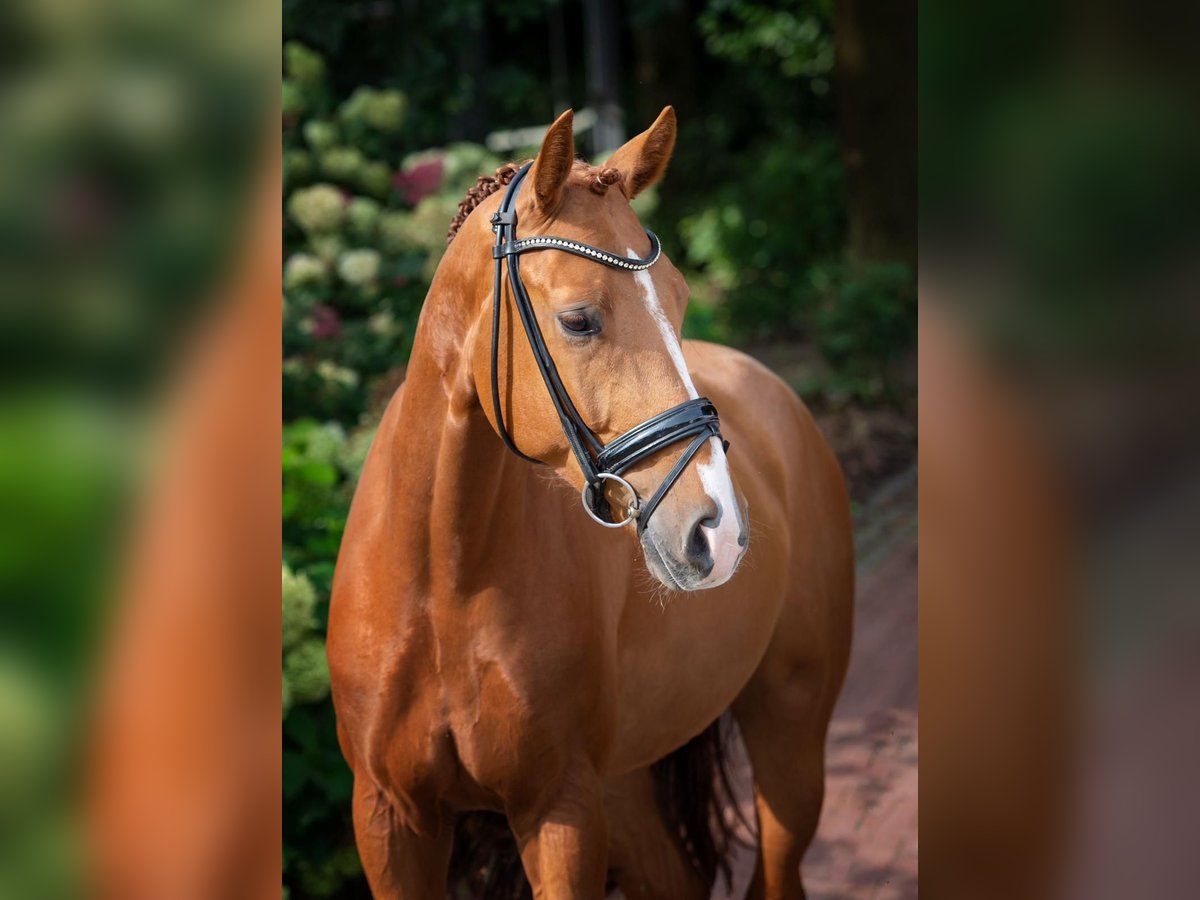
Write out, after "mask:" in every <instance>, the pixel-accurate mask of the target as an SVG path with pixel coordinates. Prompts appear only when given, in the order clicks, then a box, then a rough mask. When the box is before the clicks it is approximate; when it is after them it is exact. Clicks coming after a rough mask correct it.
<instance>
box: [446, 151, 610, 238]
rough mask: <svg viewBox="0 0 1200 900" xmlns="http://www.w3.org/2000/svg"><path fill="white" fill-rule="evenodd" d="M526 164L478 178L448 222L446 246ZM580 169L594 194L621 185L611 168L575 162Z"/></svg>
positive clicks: (507, 164) (503, 168) (508, 167)
mask: <svg viewBox="0 0 1200 900" xmlns="http://www.w3.org/2000/svg"><path fill="white" fill-rule="evenodd" d="M527 162H531V160H526V161H525V162H519V163H517V162H510V163H505V164H504V165H502V166H501V167H500V168H498V169H497V170H496V174H495V175H480V176H479V179H478V180H477V181H476V182H475V185H474V186H473V187H472V188H471V189H470V190H469V191H467V196H466V197H465V198H463V200H462V202H460V203H459V204H458V213H457V214H456V215H455V216H454V219H453V221H451V222H450V230H449V231H448V232H447V233H446V243H447V244H450V243H451V242H452V241H453V240H454V237H455V235H457V234H458V229H459V228H461V227H462V223H463V222H465V221H467V216H469V215H470V214H471V213H472V212H473V211H474V209H475V207H477V206H478V205H479V204H480V203H482V202H483V201H484V200H486V199H487V198H488V197H490V196H492V194H494V193H496V191H498V190H500V189H501V188H503V187H507V186H508V184H509V182H511V181H512V180H513V176H515V175H516V174H517V173H518V172H519V171H521V168H522V166H524V165H525V163H527ZM581 167H582V168H584V169H587V170H588V175H589V176H590V178H589V185H588V186H589V187H590V188H591V189H592V191H593V192H594V193H597V194H603V193H604V192H605V191H606V190H608V188H609V186H610V185H614V184H620V183H621V180H622V176H621V172H620V170H618V169H614V168H612V167H611V166H606V167H604V168H601V169H593V168H592V167H591V166H589V165H588V164H587V163H585V162H582V161H580V160H576V161H575V168H576V169H579V168H581Z"/></svg>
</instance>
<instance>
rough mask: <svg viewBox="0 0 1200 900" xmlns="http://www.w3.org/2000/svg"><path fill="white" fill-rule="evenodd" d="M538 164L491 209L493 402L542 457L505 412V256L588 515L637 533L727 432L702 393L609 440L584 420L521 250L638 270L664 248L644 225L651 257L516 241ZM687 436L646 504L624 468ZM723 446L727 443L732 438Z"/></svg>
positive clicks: (575, 244) (544, 240)
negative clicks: (622, 497) (526, 278)
mask: <svg viewBox="0 0 1200 900" xmlns="http://www.w3.org/2000/svg"><path fill="white" fill-rule="evenodd" d="M532 165H533V163H527V164H526V165H525V166H524V167H523V168H521V169H520V170H519V171H518V172H517V173H516V175H515V176H513V179H512V181H511V182H509V185H508V190H507V191H505V193H504V198H503V199H502V200H501V202H500V209H499V211H498V212H496V214H495V215H493V216H492V230H493V231H494V232H495V233H496V245H495V247H493V248H492V256H493V258H494V259H495V260H496V280H495V290H494V293H493V297H492V408H493V410H494V412H495V416H496V426H497V428H498V429H499V431H500V437H501V438H502V439H503V440H504V443H505V446H507V447H508V449H509V450H511V451H512V452H513V453H515V454H516V455H517V456H519V457H521V458H522V459H527V460H529V461H530V462H533V463H539V464H540V460H536V459H534V458H533V457H531V456H527V455H526V454H524V453H522V452H521V451H520V450H519V449H517V445H516V444H515V443H514V442H513V439H512V435H511V434H509V431H508V427H507V426H506V425H505V424H504V414H503V412H502V411H501V407H500V380H499V374H498V370H499V348H500V305H501V303H502V302H503V291H502V287H503V273H502V271H501V270H502V268H503V265H504V262H505V261H506V260H507V262H508V282H509V284H510V285H511V287H512V295H513V302H514V303H515V305H516V307H517V314H518V315H519V316H520V318H521V324H522V325H523V326H524V327H525V336H526V337H527V338H529V346H530V348H531V349H532V350H533V358H534V360H535V361H536V362H537V367H538V371H540V372H541V373H542V380H543V381H544V382H545V383H546V390H547V391H548V392H549V393H550V399H551V401H553V403H554V409H555V410H556V411H557V412H558V418H559V421H560V422H561V423H562V429H563V434H565V435H566V437H567V443H568V444H570V445H571V451H572V452H573V453H574V454H575V459H576V461H577V462H578V463H579V468H580V470H581V471H582V472H583V478H584V482H585V483H584V487H583V507H584V509H585V510H586V511H587V513H588V515H590V516H591V517H592V518H593V519H595V520H596V521H597V522H599V523H600V524H601V525H604V526H605V527H607V528H621V527H623V526H625V525H628V524H629V523H630V522H635V521H636V523H637V532H638V534H639V535H640V534H641V533H642V532H643V531H644V530H645V529H646V525H647V523H648V522H649V521H650V516H652V515H653V514H654V510H655V509H657V508H658V505H659V503H661V502H662V499H663V497H665V496H666V495H667V492H668V491H669V490H671V488H672V486H674V484H675V482H676V481H678V480H679V476H680V475H682V474H683V470H684V469H685V468H687V465H688V463H689V462H691V461H692V458H693V457H695V455H696V454H697V453H698V452H700V448H701V447H703V446H704V442H705V441H706V440H708V439H709V438H710V437H715V438H718V439H720V438H721V424H720V420H719V419H718V418H717V410H716V407H714V406H713V405H712V403H711V402H709V400H708V399H707V398H705V397H698V398H696V399H694V400H688V401H687V402H685V403H680V404H679V405H678V406H675V407H672V408H671V409H668V410H667V411H666V412H661V413H659V414H658V415H656V416H652V417H651V418H649V419H647V420H646V421H645V422H642V423H641V424H640V425H636V426H634V427H633V428H631V429H630V430H629V431H627V432H625V433H624V434H623V435H621V436H620V437H618V438H616V439H615V440H613V441H612V442H611V443H609V444H607V445H605V444H602V443H601V442H600V439H599V438H598V437H596V435H595V434H594V433H593V432H592V430H591V429H590V428H588V426H587V423H585V422H584V421H583V418H582V417H581V416H580V415H579V411H578V410H577V409H576V408H575V404H574V403H572V402H571V397H570V395H569V394H568V393H567V389H566V387H565V386H564V385H563V383H562V379H561V378H560V377H559V375H558V369H557V368H555V365H554V359H553V358H552V357H551V356H550V350H549V348H547V346H546V341H545V338H544V337H543V336H542V331H541V328H539V327H538V322H537V317H536V316H535V315H534V312H533V304H532V303H531V302H530V300H529V294H527V293H526V291H525V285H524V284H523V283H522V281H521V259H520V257H521V254H522V253H529V252H531V251H534V250H561V251H563V252H564V253H573V254H574V255H575V256H581V257H583V258H584V259H590V260H594V261H595V262H599V263H603V264H604V265H606V266H611V267H612V268H614V269H627V270H629V271H631V272H640V271H643V270H645V269H649V268H650V267H651V266H652V265H654V264H655V263H656V262H658V259H659V257H660V256H661V255H662V248H661V246H660V245H659V243H658V238H657V237H656V236H655V235H654V232H652V231H650V230H649V229H647V231H646V237H648V238H649V239H650V255H649V256H647V257H646V258H645V259H638V258H636V257H626V256H617V255H615V254H613V253H609V252H608V251H607V250H601V249H600V248H599V247H592V246H590V245H589V244H582V243H580V242H579V241H572V240H568V239H567V238H559V237H530V238H523V239H521V240H517V212H516V201H517V193H518V192H519V191H520V189H521V182H522V181H524V180H525V176H526V174H528V172H529V169H530V167H531V166H532ZM682 441H690V443H689V444H688V445H687V448H686V449H685V450H684V451H683V455H682V456H680V457H679V459H678V460H677V461H676V462H675V465H674V466H673V467H672V468H671V471H670V472H668V473H667V475H666V477H665V478H664V479H663V480H662V483H661V484H659V486H658V489H657V490H656V491H655V492H654V494H653V495H652V496H651V497H650V499H649V500H647V501H646V502H645V503H643V502H642V499H641V497H639V496H638V493H637V491H636V490H635V489H634V487H633V485H631V484H630V483H629V482H628V481H626V480H625V479H624V478H622V477H621V473H623V472H625V471H627V470H628V469H630V468H631V467H633V466H635V465H637V464H638V463H639V462H641V461H642V460H644V459H646V458H647V457H649V456H652V455H653V454H655V453H658V452H659V451H661V450H664V449H666V448H667V447H670V446H672V445H674V444H677V443H680V442H682ZM725 446H726V448H728V446H729V445H728V443H726V444H725ZM605 481H614V482H616V483H617V484H619V485H621V487H622V488H624V490H625V491H626V492H627V493H628V496H629V503H628V504H627V505H626V508H625V517H624V518H623V519H621V520H620V521H614V520H613V518H612V517H611V512H612V511H611V509H610V508H609V505H608V503H607V502H606V500H605V498H604V482H605Z"/></svg>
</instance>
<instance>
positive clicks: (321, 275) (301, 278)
mask: <svg viewBox="0 0 1200 900" xmlns="http://www.w3.org/2000/svg"><path fill="white" fill-rule="evenodd" d="M324 280H325V264H324V263H323V262H321V260H319V259H317V258H316V257H315V256H313V255H312V254H310V253H294V254H292V256H290V257H288V261H287V263H286V264H285V265H284V267H283V286H284V287H285V288H286V289H287V290H289V291H294V290H296V289H297V288H300V287H303V286H304V285H308V284H320V283H321V282H323V281H324Z"/></svg>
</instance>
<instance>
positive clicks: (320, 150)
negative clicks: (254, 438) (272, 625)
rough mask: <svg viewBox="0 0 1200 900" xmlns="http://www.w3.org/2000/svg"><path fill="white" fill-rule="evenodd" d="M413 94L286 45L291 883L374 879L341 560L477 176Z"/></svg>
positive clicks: (313, 887)
mask: <svg viewBox="0 0 1200 900" xmlns="http://www.w3.org/2000/svg"><path fill="white" fill-rule="evenodd" d="M407 112H408V100H407V98H406V97H405V95H404V93H402V92H401V91H398V90H393V89H385V88H376V87H370V86H363V87H359V88H357V89H355V90H354V91H352V92H351V93H350V94H349V95H348V96H345V97H338V96H335V95H334V92H333V90H332V88H331V87H330V86H329V82H328V79H327V67H326V64H325V61H324V60H323V59H322V58H321V56H320V55H318V54H317V53H315V52H313V51H312V50H310V49H309V48H307V47H305V46H303V45H301V44H298V43H290V44H288V45H286V47H285V48H284V81H283V146H284V149H283V173H284V233H283V247H284V269H283V289H284V296H283V355H284V363H283V408H284V445H283V510H282V512H283V537H284V563H283V660H282V666H283V697H282V712H283V716H284V779H283V781H284V785H283V786H284V799H285V802H286V804H287V807H288V810H289V814H288V817H287V821H286V822H285V826H284V827H285V832H284V885H285V888H286V890H287V892H288V895H289V896H291V897H328V896H334V895H337V894H340V893H342V892H344V891H345V890H347V889H348V885H347V882H348V881H350V880H352V879H356V878H358V877H360V875H359V869H358V864H357V854H356V853H355V851H354V844H353V834H352V830H351V826H350V820H349V811H350V790H351V778H350V773H349V770H348V769H347V767H346V765H345V763H344V762H343V761H342V759H341V754H340V751H339V749H338V746H337V741H336V731H335V727H334V720H333V710H332V706H331V704H330V702H329V666H328V662H327V661H326V657H325V622H326V619H327V616H328V608H329V606H328V598H329V588H330V582H331V580H332V577H333V567H334V562H335V560H336V556H337V550H338V545H339V543H340V541H341V534H342V529H343V527H344V525H345V520H346V514H347V511H348V509H349V504H350V498H351V496H352V495H353V486H354V483H355V480H356V479H357V477H358V473H359V471H360V470H361V468H362V464H363V460H364V459H365V457H366V453H367V449H368V447H369V446H370V442H371V439H372V437H373V435H374V425H373V423H374V421H375V419H377V417H378V413H379V408H380V406H381V405H382V403H383V402H385V401H386V399H387V397H388V395H389V394H390V392H391V389H392V387H393V386H394V385H395V384H396V383H398V382H399V381H400V380H401V378H402V377H403V366H404V364H405V361H406V360H407V358H408V353H409V350H410V349H411V345H412V337H413V331H414V329H415V327H416V321H417V316H418V313H419V311H420V308H421V303H422V301H423V300H424V297H425V293H426V291H427V290H428V287H429V281H430V279H431V278H432V277H433V272H434V270H435V269H436V268H437V264H438V262H439V260H440V259H441V254H442V252H443V250H444V249H445V244H446V229H447V228H448V226H449V224H450V220H451V219H452V218H453V216H454V214H455V212H456V211H457V208H458V202H459V201H460V200H461V199H462V198H463V196H465V194H466V191H467V188H468V187H470V186H471V185H472V184H473V183H474V182H475V179H476V177H477V176H478V175H480V174H482V173H485V172H490V171H492V170H494V169H495V168H496V167H497V166H499V165H500V164H501V162H502V160H500V159H498V158H496V157H494V156H493V155H491V154H490V153H488V152H487V151H486V150H485V149H484V148H482V147H480V146H477V145H474V144H455V145H451V146H449V147H445V148H439V149H429V148H422V147H418V146H413V145H412V143H411V142H410V141H409V140H408V138H407V134H406V127H405V125H406V115H407Z"/></svg>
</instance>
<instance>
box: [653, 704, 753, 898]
mask: <svg viewBox="0 0 1200 900" xmlns="http://www.w3.org/2000/svg"><path fill="white" fill-rule="evenodd" d="M731 731H732V729H731V728H730V727H729V716H728V714H726V715H724V716H721V717H720V718H718V719H716V720H715V721H714V722H713V723H712V724H711V725H709V726H708V727H707V728H705V729H704V730H703V731H702V732H700V733H699V734H698V735H696V736H695V737H694V738H692V739H691V740H690V741H688V742H687V743H686V744H684V745H683V746H682V747H679V748H678V749H677V750H675V751H673V752H672V753H670V754H668V755H667V756H664V757H663V758H662V759H660V760H659V761H658V762H656V763H654V765H653V766H651V767H650V773H651V776H652V778H653V780H654V793H655V796H656V797H657V799H658V806H659V810H660V811H661V812H662V814H663V817H664V818H665V819H666V821H667V825H668V827H669V828H670V829H671V831H672V832H674V834H675V835H676V836H677V837H678V839H679V847H680V850H681V851H682V852H683V854H684V856H685V857H686V858H687V861H688V863H689V864H690V865H691V866H692V868H693V869H694V870H695V872H696V874H697V875H698V876H700V878H701V880H702V881H703V882H704V884H705V885H707V886H708V889H709V890H710V891H711V890H712V889H713V886H714V885H715V884H716V882H717V876H718V875H720V876H721V877H722V878H724V879H725V885H726V888H727V889H728V888H731V887H732V883H731V882H732V873H731V871H730V866H729V854H730V851H731V850H732V849H733V845H734V843H735V842H743V839H742V838H740V837H739V835H738V830H739V826H741V828H742V829H744V831H745V832H746V833H749V834H753V832H754V827H753V825H751V823H749V822H747V821H746V819H745V817H744V816H743V814H742V812H741V809H740V807H739V806H738V804H737V799H736V797H735V795H734V791H733V786H732V784H731V782H730V777H729V749H730V742H731V739H732V735H731Z"/></svg>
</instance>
